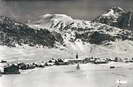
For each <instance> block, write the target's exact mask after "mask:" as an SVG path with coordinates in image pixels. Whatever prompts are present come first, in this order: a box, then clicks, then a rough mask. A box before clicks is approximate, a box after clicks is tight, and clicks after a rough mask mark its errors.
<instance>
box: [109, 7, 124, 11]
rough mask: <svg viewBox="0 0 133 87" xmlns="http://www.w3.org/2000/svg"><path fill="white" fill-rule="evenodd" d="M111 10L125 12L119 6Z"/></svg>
mask: <svg viewBox="0 0 133 87" xmlns="http://www.w3.org/2000/svg"><path fill="white" fill-rule="evenodd" d="M111 9H112V10H114V11H115V12H125V10H124V9H122V8H121V7H119V6H113V7H112V8H111Z"/></svg>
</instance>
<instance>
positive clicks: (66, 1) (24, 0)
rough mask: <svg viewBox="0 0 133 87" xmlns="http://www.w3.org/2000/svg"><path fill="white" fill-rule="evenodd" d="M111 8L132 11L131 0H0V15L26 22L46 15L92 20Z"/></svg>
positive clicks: (132, 4)
mask: <svg viewBox="0 0 133 87" xmlns="http://www.w3.org/2000/svg"><path fill="white" fill-rule="evenodd" d="M112 6H120V7H122V8H124V9H127V10H133V0H1V1H0V15H6V16H10V17H14V18H17V19H19V20H20V21H26V20H27V19H35V18H37V17H39V16H41V15H43V14H46V13H58V14H67V15H70V16H72V17H74V18H80V19H88V20H90V19H92V18H95V17H97V16H98V15H100V14H101V13H102V12H104V11H105V10H107V9H109V8H111V7H112Z"/></svg>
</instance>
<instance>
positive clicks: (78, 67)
mask: <svg viewBox="0 0 133 87" xmlns="http://www.w3.org/2000/svg"><path fill="white" fill-rule="evenodd" d="M78 58H79V57H78V53H77V54H76V59H78ZM76 69H77V70H79V69H80V66H79V62H78V63H77V66H76Z"/></svg>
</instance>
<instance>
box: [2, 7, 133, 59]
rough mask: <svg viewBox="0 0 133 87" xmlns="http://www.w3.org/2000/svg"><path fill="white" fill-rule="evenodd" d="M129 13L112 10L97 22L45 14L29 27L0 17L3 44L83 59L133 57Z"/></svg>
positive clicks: (116, 9) (132, 33)
mask: <svg viewBox="0 0 133 87" xmlns="http://www.w3.org/2000/svg"><path fill="white" fill-rule="evenodd" d="M127 13H128V12H127V11H125V10H123V9H121V8H120V7H113V8H111V9H109V10H108V11H107V12H105V13H104V14H102V15H101V16H99V17H98V18H96V19H95V20H94V21H86V20H79V19H73V18H72V17H70V16H67V15H65V14H45V15H43V16H41V17H40V19H39V20H37V21H33V22H31V23H29V24H22V23H19V22H16V21H15V20H12V19H10V18H8V17H1V18H0V40H1V42H0V45H6V46H8V47H15V46H16V44H17V45H19V46H23V45H28V46H30V47H37V46H39V47H42V46H43V47H48V48H49V47H51V48H54V49H58V50H60V52H66V53H67V54H68V55H69V54H70V55H72V53H77V52H78V53H80V54H81V55H82V56H110V57H111V56H115V57H116V56H133V55H132V53H131V52H132V51H133V31H132V30H131V29H127V28H126V27H125V26H127V25H129V20H128V22H127V20H126V19H127V16H125V15H127ZM128 17H129V16H128ZM131 19H132V17H131V18H130V20H131ZM130 22H131V21H130ZM126 24H127V25H126ZM13 49H14V48H13ZM41 50H42V48H41ZM49 50H50V49H49ZM51 51H52V50H51ZM26 52H27V51H26ZM31 52H32V51H31ZM49 52H50V51H49ZM60 52H58V53H56V51H54V53H53V52H52V54H54V56H55V55H58V54H59V53H60ZM23 53H25V52H23ZM40 53H42V52H40ZM3 54H4V53H3ZM25 54H26V53H25ZM33 54H37V53H33ZM46 54H47V53H46ZM52 54H50V55H52ZM43 56H44V55H43Z"/></svg>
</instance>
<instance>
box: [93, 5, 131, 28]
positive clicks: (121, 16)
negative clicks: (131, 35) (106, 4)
mask: <svg viewBox="0 0 133 87" xmlns="http://www.w3.org/2000/svg"><path fill="white" fill-rule="evenodd" d="M132 16H133V15H132V12H131V11H127V10H124V9H122V8H120V7H112V8H111V9H109V10H107V11H105V12H104V13H103V14H101V15H100V16H99V17H97V18H96V19H94V20H93V21H95V22H100V23H103V24H107V25H110V26H115V27H118V28H125V29H132V28H133V23H132V22H133V18H132Z"/></svg>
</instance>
